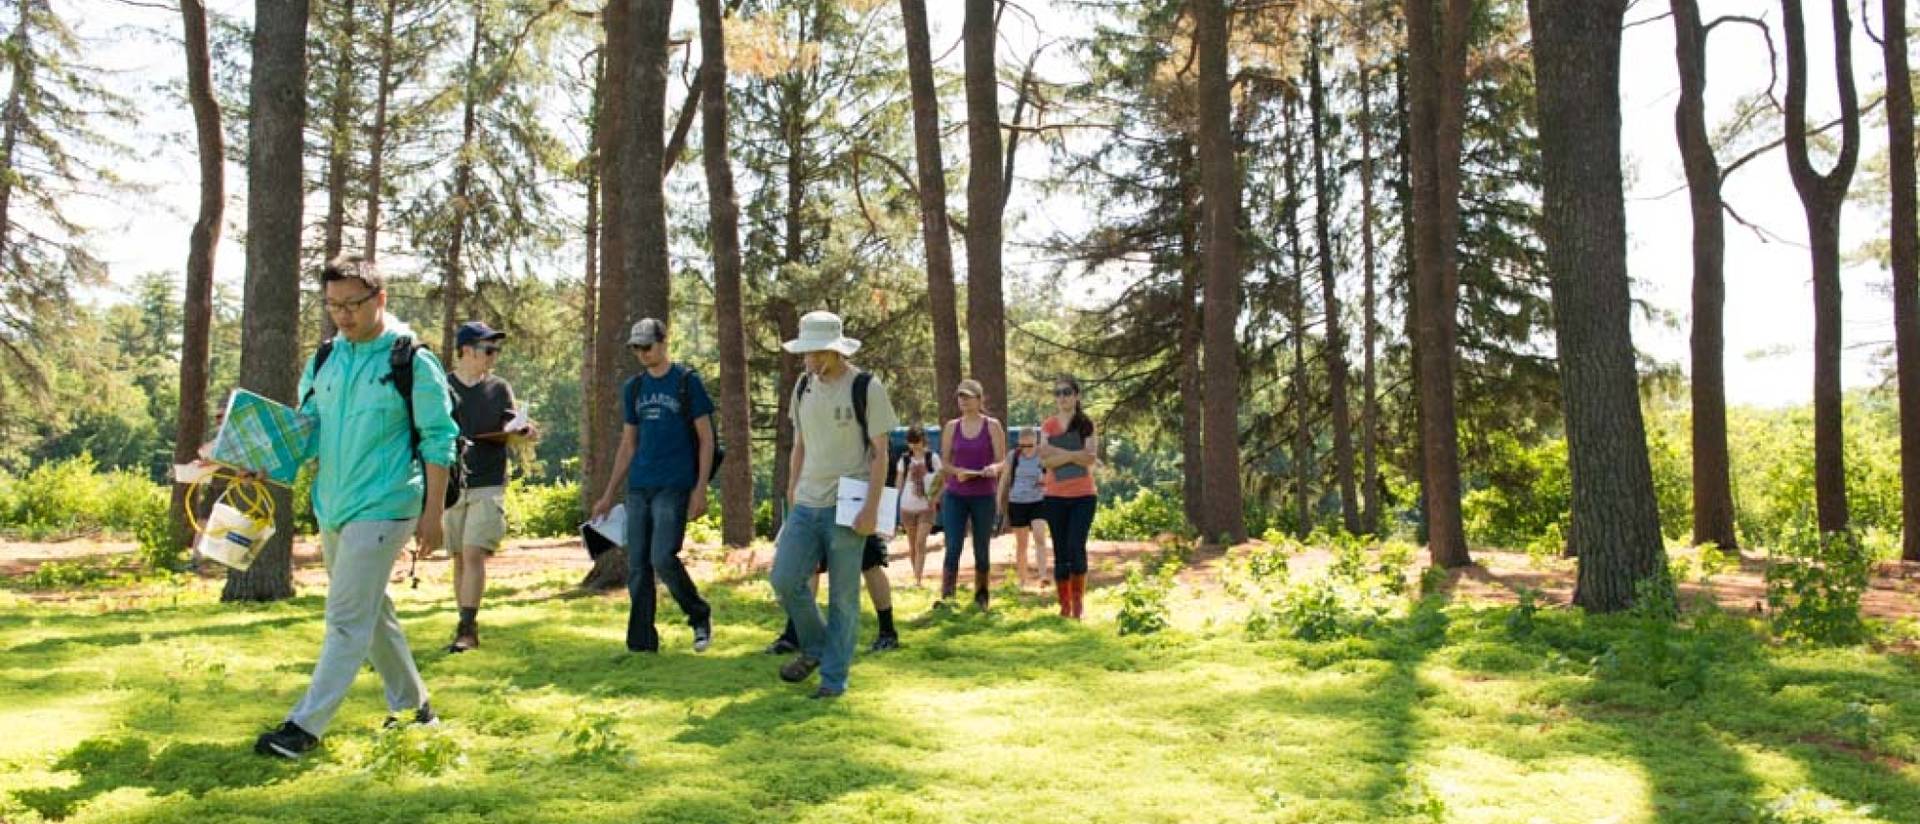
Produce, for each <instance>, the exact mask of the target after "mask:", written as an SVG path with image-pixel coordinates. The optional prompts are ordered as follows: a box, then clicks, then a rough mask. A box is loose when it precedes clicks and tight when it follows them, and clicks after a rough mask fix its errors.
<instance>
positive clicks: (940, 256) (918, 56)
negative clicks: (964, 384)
mask: <svg viewBox="0 0 1920 824" xmlns="http://www.w3.org/2000/svg"><path fill="white" fill-rule="evenodd" d="M900 17H901V22H902V24H903V25H904V27H905V28H906V35H907V82H908V87H909V89H910V90H911V94H912V101H913V154H914V169H915V172H916V173H917V176H918V177H919V181H920V192H919V195H920V237H921V239H922V241H923V242H924V243H925V245H926V255H927V302H928V304H929V307H928V308H929V309H931V310H932V312H933V374H934V392H933V396H934V397H935V398H936V399H938V401H939V404H940V420H942V421H948V420H952V419H954V418H957V417H959V416H960V405H959V401H958V400H955V397H954V394H953V387H954V386H955V385H956V384H958V383H959V382H960V378H961V374H960V323H959V320H958V319H957V318H956V315H955V313H956V311H957V300H958V298H957V295H956V292H955V291H954V286H953V241H952V239H951V238H950V237H949V236H948V234H947V172H946V165H945V161H944V160H943V159H942V158H941V152H940V95H939V92H938V91H937V90H935V88H934V85H933V53H932V47H931V44H930V43H929V35H928V34H927V4H926V0H900Z"/></svg>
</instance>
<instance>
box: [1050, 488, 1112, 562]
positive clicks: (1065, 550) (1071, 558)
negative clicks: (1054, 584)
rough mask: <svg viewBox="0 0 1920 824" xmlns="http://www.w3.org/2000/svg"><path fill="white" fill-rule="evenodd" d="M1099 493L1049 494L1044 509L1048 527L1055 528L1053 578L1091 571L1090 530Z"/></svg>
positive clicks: (1098, 500) (1053, 529)
mask: <svg viewBox="0 0 1920 824" xmlns="http://www.w3.org/2000/svg"><path fill="white" fill-rule="evenodd" d="M1099 503H1100V498H1099V496H1096V495H1087V496H1083V497H1079V498H1058V497H1054V496H1052V495H1048V496H1047V502H1046V505H1045V507H1044V511H1045V512H1046V513H1047V528H1048V529H1050V530H1052V531H1053V579H1054V580H1056V581H1064V580H1067V579H1068V578H1071V577H1073V576H1075V575H1085V574H1087V534H1088V533H1090V532H1092V531H1093V511H1094V510H1095V509H1097V508H1098V506H1099Z"/></svg>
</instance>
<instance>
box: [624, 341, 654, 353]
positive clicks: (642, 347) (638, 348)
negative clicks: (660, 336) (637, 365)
mask: <svg viewBox="0 0 1920 824" xmlns="http://www.w3.org/2000/svg"><path fill="white" fill-rule="evenodd" d="M653 346H654V345H653V344H651V343H629V344H627V348H628V349H632V350H633V351H635V352H645V351H647V350H649V349H652V348H653Z"/></svg>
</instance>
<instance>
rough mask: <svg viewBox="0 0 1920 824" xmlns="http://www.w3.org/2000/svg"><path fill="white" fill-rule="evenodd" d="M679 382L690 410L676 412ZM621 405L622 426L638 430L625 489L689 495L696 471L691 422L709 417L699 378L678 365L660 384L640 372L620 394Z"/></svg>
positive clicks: (709, 403)
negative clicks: (624, 423) (675, 491)
mask: <svg viewBox="0 0 1920 824" xmlns="http://www.w3.org/2000/svg"><path fill="white" fill-rule="evenodd" d="M682 380H685V381H686V398H687V405H689V406H691V407H692V409H691V410H686V409H681V408H680V397H681V393H680V382H681V381H682ZM636 381H637V382H638V386H636V385H635V382H636ZM620 402H621V404H622V405H623V406H625V407H626V408H625V409H624V410H622V414H623V415H624V416H625V417H626V421H627V425H629V426H634V427H638V428H639V429H638V431H637V432H635V435H636V436H637V437H636V439H635V441H634V449H633V463H631V464H628V465H627V488H628V489H692V488H693V485H694V484H693V480H694V479H693V476H694V473H695V472H696V471H698V470H699V468H700V465H699V458H698V457H697V456H696V455H695V454H694V447H695V446H696V445H697V442H696V441H695V440H694V436H693V427H692V425H691V422H692V421H695V420H699V419H700V418H701V417H704V416H707V415H712V414H713V398H712V397H711V396H709V395H708V394H707V385H706V384H705V383H704V382H702V381H701V380H700V373H698V372H694V371H692V370H690V369H688V368H687V367H685V366H682V365H680V364H677V363H676V364H674V365H673V366H672V367H671V368H669V369H668V370H667V374H666V377H662V378H656V377H654V376H653V375H652V374H651V373H648V372H646V371H644V370H643V371H642V372H641V373H640V374H638V375H635V376H633V377H632V378H629V379H628V380H627V383H626V385H625V386H622V387H621V388H620Z"/></svg>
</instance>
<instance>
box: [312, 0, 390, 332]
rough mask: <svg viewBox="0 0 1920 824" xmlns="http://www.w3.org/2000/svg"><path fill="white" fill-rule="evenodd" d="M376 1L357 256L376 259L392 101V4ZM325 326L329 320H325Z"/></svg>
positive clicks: (378, 247) (330, 320)
mask: <svg viewBox="0 0 1920 824" xmlns="http://www.w3.org/2000/svg"><path fill="white" fill-rule="evenodd" d="M394 2H395V0H380V73H379V74H378V75H376V76H375V77H374V84H375V87H374V102H373V124H372V127H371V128H370V130H369V131H368V133H367V225H366V226H365V227H364V229H365V232H366V240H365V242H363V243H362V247H363V249H362V251H361V252H360V254H361V255H363V256H364V257H366V259H367V260H374V259H376V258H378V257H379V256H380V200H381V198H382V197H384V196H385V189H386V185H387V181H386V178H385V177H384V175H385V174H386V160H387V129H388V127H389V125H390V124H389V123H388V122H387V107H388V106H389V105H390V104H391V103H392V100H393V4H394ZM327 322H328V323H332V322H333V319H332V318H328V319H327Z"/></svg>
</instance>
